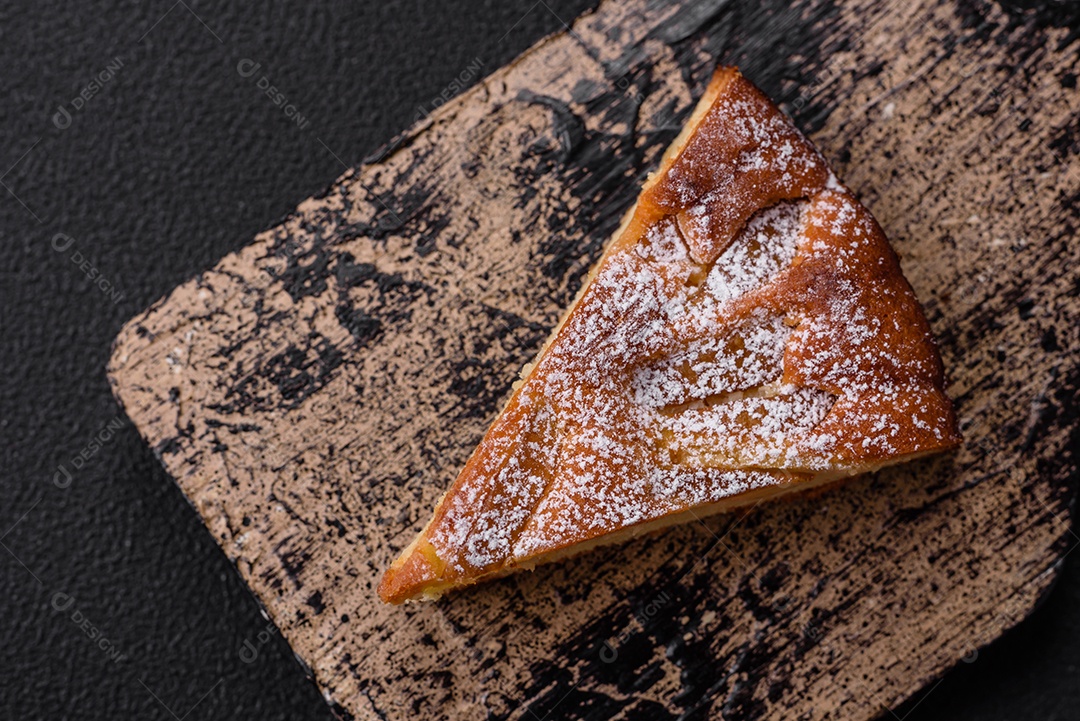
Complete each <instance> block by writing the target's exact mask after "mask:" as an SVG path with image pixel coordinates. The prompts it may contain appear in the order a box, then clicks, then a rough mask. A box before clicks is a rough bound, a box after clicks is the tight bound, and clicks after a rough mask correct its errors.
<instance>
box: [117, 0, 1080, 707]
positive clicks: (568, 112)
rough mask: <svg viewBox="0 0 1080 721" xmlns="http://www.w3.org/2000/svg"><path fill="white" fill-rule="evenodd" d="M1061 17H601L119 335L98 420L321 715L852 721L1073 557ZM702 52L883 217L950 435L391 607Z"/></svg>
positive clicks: (1072, 342)
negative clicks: (178, 496)
mask: <svg viewBox="0 0 1080 721" xmlns="http://www.w3.org/2000/svg"><path fill="white" fill-rule="evenodd" d="M1060 7H1064V5H1062V6H1060ZM536 11H537V12H540V11H543V9H542V8H537V9H536ZM1056 19H1057V18H1056V15H1055V14H1054V13H1051V12H1048V11H1047V12H1043V11H1021V10H1010V9H1008V8H1006V9H1003V8H1002V7H1001V6H999V5H997V4H994V3H990V2H979V1H978V0H966V1H965V2H962V3H956V4H954V3H952V2H934V1H933V0H922V1H917V2H899V1H897V2H889V3H879V2H875V1H874V0H856V1H855V2H851V3H848V4H845V5H843V6H835V5H833V4H832V3H830V2H826V1H824V0H809V1H807V2H802V3H796V5H795V6H794V7H787V6H784V7H781V6H779V5H777V6H775V7H773V6H771V5H770V4H768V3H767V4H766V5H765V6H757V5H755V4H752V3H741V4H735V3H729V2H725V1H724V0H720V1H712V2H686V3H682V4H679V3H675V4H670V5H668V4H662V3H655V2H646V1H645V0H632V1H630V2H621V1H616V0H607V1H606V2H604V3H603V4H602V5H600V7H599V8H598V9H597V10H596V11H595V12H594V13H592V14H589V15H586V16H584V17H582V18H580V19H579V20H577V21H576V22H575V23H574V24H573V26H572V29H570V30H569V31H568V32H564V33H562V34H559V35H556V36H553V37H551V38H548V39H546V40H544V41H542V42H541V43H539V44H538V45H537V46H536V47H534V48H533V49H532V50H530V51H529V52H527V53H526V54H525V55H523V56H522V57H521V58H519V59H518V60H517V61H515V62H513V63H512V64H510V65H509V66H507V67H505V68H503V69H501V70H499V71H498V72H496V73H494V74H493V75H492V76H490V77H489V78H487V79H486V80H484V81H483V82H481V83H480V84H479V85H477V86H476V87H474V88H473V89H472V90H471V91H469V92H467V93H465V94H464V95H462V96H461V97H459V98H457V99H456V100H454V101H452V102H450V103H448V104H446V105H444V106H443V107H442V108H441V109H439V110H438V111H437V112H435V113H433V114H432V115H431V116H429V117H427V118H424V119H422V120H421V121H420V122H419V124H418V125H416V126H415V127H413V128H412V129H410V130H409V131H408V132H406V133H405V134H404V135H402V136H401V137H400V138H398V139H397V140H396V141H395V142H393V143H392V144H391V145H390V146H389V147H387V148H385V149H384V150H383V151H382V152H381V153H380V154H379V155H378V157H376V158H373V159H371V162H370V163H368V164H365V165H364V166H362V167H360V168H357V169H353V170H350V171H349V172H347V173H345V175H343V176H342V177H341V178H339V179H338V180H337V182H336V183H335V184H334V185H333V186H332V187H331V188H330V190H328V191H327V192H326V194H325V195H322V196H320V197H317V198H312V199H310V200H308V201H305V202H304V203H303V204H302V205H301V206H300V207H299V208H298V209H297V211H296V212H295V213H294V214H293V215H292V216H291V217H289V218H288V219H287V220H286V221H285V222H284V223H282V224H281V225H280V226H278V227H276V228H273V229H271V230H269V231H267V232H265V233H263V234H261V235H260V236H259V237H257V238H256V239H255V240H254V242H253V243H252V244H251V245H250V246H248V247H247V248H245V249H243V250H242V251H240V252H238V253H235V254H233V255H230V256H228V257H226V258H225V259H223V260H222V261H221V262H220V263H219V264H218V265H217V266H216V267H215V268H214V269H212V270H210V271H208V272H206V273H204V274H203V275H201V276H199V277H198V278H195V279H194V280H192V281H190V282H188V283H186V284H185V285H183V286H181V287H179V288H177V289H176V290H175V291H173V292H172V293H171V294H170V295H169V296H168V297H166V298H164V299H163V300H161V301H159V302H158V303H156V304H155V305H154V306H153V307H152V308H151V309H149V310H148V311H146V312H145V313H144V314H142V315H140V316H139V317H137V318H135V319H134V320H132V321H131V322H130V323H129V324H128V325H127V326H126V327H125V328H124V330H123V331H122V332H121V334H120V337H119V338H118V339H117V341H116V347H115V353H114V356H113V358H112V361H111V364H110V367H109V375H110V378H111V381H112V384H113V388H114V390H115V393H116V396H117V398H118V399H119V400H120V402H121V403H122V404H123V406H124V408H125V409H126V411H127V413H128V414H129V415H130V416H131V418H132V419H133V420H134V422H135V423H136V425H137V426H138V427H139V429H140V431H141V433H142V434H143V436H144V437H145V438H146V440H147V442H148V443H150V444H151V446H152V447H153V448H154V449H155V450H156V452H157V453H158V455H159V456H160V457H161V460H162V462H163V463H164V464H165V466H166V468H167V469H168V470H169V471H170V473H171V474H172V475H173V476H174V477H175V478H176V480H177V483H179V484H180V487H181V488H182V489H183V491H184V493H185V494H186V495H187V497H188V498H189V499H190V500H191V502H192V503H193V504H194V506H195V507H196V508H197V509H198V511H199V513H200V514H201V515H202V517H203V518H204V520H205V522H206V525H207V527H208V528H209V529H210V532H211V533H212V534H213V535H214V537H215V538H216V539H217V541H218V543H219V544H220V545H221V547H222V549H223V550H224V551H225V553H226V554H227V555H228V556H229V557H230V558H231V559H232V560H233V561H234V562H235V564H236V566H237V568H238V569H239V570H240V573H241V574H242V575H243V577H244V579H245V580H246V581H247V583H248V584H249V585H250V586H251V588H252V589H253V591H254V592H255V594H256V595H257V596H258V598H259V599H261V601H262V603H263V604H264V605H265V607H266V609H267V611H268V612H269V614H270V616H271V617H272V618H273V620H274V622H275V623H276V624H277V626H278V627H279V628H280V629H281V632H282V633H283V634H284V636H285V637H286V638H287V639H288V641H289V643H290V644H291V645H292V648H293V649H294V650H295V651H296V653H297V655H298V656H299V657H300V658H301V659H302V660H303V661H304V662H305V663H306V664H307V665H308V666H309V667H310V670H311V672H312V673H313V675H314V677H315V679H316V680H317V682H318V683H319V685H320V686H321V687H322V688H323V689H324V691H325V695H326V697H327V699H329V700H330V701H331V703H332V704H334V707H335V710H336V711H337V712H338V713H339V714H340V715H341V716H342V717H346V718H348V717H354V718H362V719H416V718H425V719H427V718H463V719H473V718H481V717H486V718H494V719H503V718H513V719H521V718H528V719H546V718H592V719H601V718H609V717H619V718H648V719H664V718H705V717H714V718H718V717H723V718H725V719H751V718H754V719H756V718H792V719H794V718H807V719H810V718H813V719H817V718H843V719H868V718H871V717H874V716H878V715H880V714H882V713H883V712H884V709H886V708H892V707H895V705H897V704H899V703H901V702H903V701H904V700H905V699H907V698H909V697H911V696H912V694H914V693H916V692H917V691H918V690H919V689H920V688H922V687H924V686H925V685H926V684H928V682H930V681H932V680H933V679H935V678H936V677H939V676H940V675H941V674H942V673H943V672H945V671H946V670H947V669H949V668H950V667H951V666H953V665H954V664H956V663H957V662H959V661H960V660H961V659H962V658H964V657H965V656H968V655H969V654H971V653H972V652H973V651H975V650H976V649H977V648H978V647H980V646H982V645H984V644H986V643H989V642H990V641H992V640H993V639H994V638H996V637H997V636H999V635H1000V634H1001V633H1002V632H1003V631H1004V630H1005V629H1007V628H1009V627H1011V626H1013V625H1014V624H1016V623H1017V622H1018V621H1019V620H1020V619H1022V618H1023V617H1024V616H1025V615H1026V614H1027V613H1029V612H1030V611H1031V609H1032V608H1033V607H1034V606H1035V605H1036V604H1037V603H1038V602H1039V600H1040V599H1041V598H1043V597H1044V596H1045V594H1046V593H1047V592H1048V590H1049V589H1050V588H1051V586H1052V584H1053V581H1054V578H1055V575H1056V573H1057V571H1058V570H1059V569H1060V567H1061V559H1062V557H1063V555H1064V554H1065V553H1067V552H1068V551H1070V550H1071V549H1072V548H1073V545H1074V544H1075V543H1077V541H1078V539H1077V538H1076V537H1075V536H1074V535H1073V534H1072V532H1071V530H1070V513H1071V505H1072V500H1073V495H1074V494H1073V488H1072V485H1073V483H1074V481H1075V480H1076V470H1077V462H1076V449H1077V446H1078V445H1080V444H1078V440H1080V435H1078V431H1077V426H1078V424H1077V393H1078V385H1080V365H1078V363H1077V352H1078V350H1080V331H1078V323H1077V320H1078V310H1080V243H1077V242H1075V241H1074V239H1073V232H1074V229H1075V228H1076V227H1077V223H1078V207H1080V206H1078V198H1080V179H1078V176H1080V173H1078V172H1077V170H1078V167H1080V163H1078V161H1077V157H1076V156H1077V152H1078V137H1080V129H1078V124H1077V117H1076V109H1077V107H1080V103H1078V101H1080V95H1078V91H1077V89H1076V84H1077V75H1076V73H1077V65H1078V54H1077V52H1078V46H1080V43H1078V42H1076V41H1075V40H1076V38H1075V36H1074V35H1071V34H1069V31H1068V30H1067V29H1065V28H1060V29H1059V28H1055V27H1054V26H1053V23H1054V22H1055V21H1056ZM792 48H795V49H796V50H797V52H795V53H794V54H793V53H792ZM717 62H722V63H734V64H738V65H740V66H741V67H742V68H743V71H744V73H745V74H746V75H747V76H748V77H749V78H750V79H751V80H753V81H755V82H756V83H758V84H759V85H761V86H762V87H763V89H764V90H765V91H766V92H767V93H769V94H770V95H772V96H773V97H774V98H776V99H777V100H778V101H781V102H782V103H783V105H784V107H785V108H786V109H787V110H788V111H789V112H790V113H791V114H792V115H793V117H794V118H795V119H796V122H797V123H798V124H799V125H800V126H801V127H802V128H803V129H804V130H805V131H807V132H808V134H809V135H810V136H811V137H812V138H813V140H814V141H815V142H816V143H817V144H818V145H819V147H820V148H821V149H822V151H823V152H824V153H825V155H826V156H827V157H828V158H829V160H830V161H831V162H832V163H833V164H834V166H835V167H836V169H837V171H838V173H839V175H840V176H841V177H842V178H843V179H844V180H845V181H846V182H847V183H848V184H849V185H850V186H851V188H852V189H853V190H854V191H855V192H856V193H857V194H858V195H859V196H860V197H861V198H862V200H863V201H864V203H866V205H867V206H868V207H869V208H870V209H871V210H872V212H873V213H874V214H875V215H876V216H877V218H878V220H879V221H880V223H881V225H882V226H883V227H884V228H885V231H886V233H887V234H888V236H889V237H890V238H891V239H892V241H893V244H894V246H895V247H896V249H897V251H898V252H899V253H900V254H901V256H902V259H903V267H904V271H905V273H906V274H907V277H908V278H909V279H910V281H911V283H912V285H913V286H914V288H915V290H916V292H917V294H918V296H919V298H920V299H921V300H922V301H923V303H924V305H925V308H926V311H927V316H928V318H929V320H930V322H931V325H932V326H933V328H934V331H935V332H936V334H937V336H938V338H939V339H940V342H941V350H942V354H943V357H944V361H945V365H946V368H947V369H948V372H949V375H950V378H951V384H950V393H951V395H952V397H953V398H955V399H956V402H957V407H958V412H959V415H960V418H961V420H962V427H963V429H964V432H965V435H966V437H967V442H966V444H965V445H964V447H963V448H962V449H960V450H959V451H958V452H955V453H953V454H951V455H946V456H943V457H938V458H935V459H932V460H928V461H925V462H918V463H913V464H910V465H906V466H903V467H900V468H894V469H890V470H887V471H885V472H882V473H878V474H876V475H874V476H872V477H869V478H866V479H862V480H859V481H856V482H853V483H851V484H849V485H847V486H845V487H843V488H841V489H837V490H833V491H830V492H827V493H824V494H821V495H818V496H816V497H812V498H801V499H796V500H792V501H790V502H787V503H780V504H774V505H763V506H760V507H757V508H754V509H751V510H750V511H749V512H744V513H739V514H737V515H731V516H722V517H717V518H714V519H711V520H709V521H707V522H705V523H702V524H692V525H687V526H684V527H680V528H675V529H671V530H668V531H665V532H663V533H661V534H659V535H656V536H653V537H649V538H645V539H641V540H638V541H636V542H633V543H630V544H628V545H624V546H619V547H614V548H608V549H603V550H600V551H596V552H593V553H590V554H587V555H585V556H582V557H580V558H577V559H575V560H571V561H568V562H565V563H559V564H556V565H553V566H550V567H544V568H541V569H539V570H537V571H536V572H534V573H532V574H523V575H519V576H516V577H513V578H509V579H505V580H502V581H497V582H493V583H489V584H486V585H484V586H482V587H478V588H475V589H472V590H469V591H466V592H462V593H458V594H455V595H453V596H451V597H448V598H446V599H444V600H443V601H441V602H439V603H437V604H434V605H413V606H409V607H390V606H384V605H382V604H381V603H379V601H378V599H377V598H376V595H375V584H376V582H377V580H378V577H379V574H380V573H381V571H382V570H383V569H384V568H385V567H386V566H387V564H388V563H389V562H390V561H391V559H392V558H393V557H394V556H395V555H396V554H397V553H398V551H400V550H401V548H402V547H403V546H404V545H405V544H406V543H407V542H408V541H409V540H410V539H411V538H412V536H413V535H414V534H415V533H416V532H417V531H418V530H419V528H420V527H421V525H422V524H423V522H424V521H425V520H426V519H427V516H428V514H429V512H430V510H431V508H432V507H433V505H434V503H435V501H436V500H437V498H438V497H439V495H440V494H441V493H442V491H443V490H444V489H445V488H446V487H447V486H448V485H449V483H450V482H451V481H452V480H453V478H454V476H455V475H456V473H457V471H458V469H459V468H460V467H461V465H462V464H463V463H464V461H465V459H466V458H467V456H468V455H469V453H470V452H471V450H472V448H473V447H474V445H475V444H476V443H477V442H478V441H479V439H480V438H481V436H482V434H483V432H484V430H485V428H486V426H487V425H488V423H489V422H490V421H491V420H492V418H493V417H494V416H495V414H496V413H497V411H498V409H499V407H500V405H501V403H502V402H503V401H504V400H505V398H506V397H507V396H508V394H509V392H510V384H511V383H512V381H513V380H514V378H515V377H516V374H517V371H518V369H519V367H520V366H521V365H522V364H523V363H524V362H526V361H527V360H529V359H530V357H531V356H532V355H533V354H534V353H535V352H536V350H537V349H538V348H539V346H540V344H541V343H542V341H543V339H544V338H545V336H546V334H547V332H548V330H549V329H550V328H551V327H552V326H553V324H554V323H555V322H556V320H557V319H558V317H559V314H560V311H561V310H562V309H563V308H564V307H565V306H566V305H567V303H568V302H569V301H570V299H571V298H572V297H573V295H574V293H575V291H576V290H577V289H578V287H579V285H580V283H581V282H582V279H583V277H584V275H585V273H586V272H587V270H588V269H589V267H590V265H591V264H592V263H593V261H594V260H596V258H597V257H598V255H599V253H600V250H601V247H602V244H603V243H604V241H605V240H606V239H607V238H608V236H609V235H610V234H611V232H612V231H613V230H614V229H615V227H616V225H617V223H618V221H619V219H620V216H621V215H622V213H623V211H625V210H626V209H627V207H628V206H629V205H630V204H631V203H632V201H633V199H634V198H635V196H636V194H637V188H638V187H639V185H640V183H641V181H642V179H643V177H644V175H645V173H647V172H648V171H649V170H650V169H652V168H654V167H655V166H656V163H657V159H658V157H659V153H660V152H661V151H662V150H663V149H664V147H666V145H667V144H668V143H669V142H670V141H671V140H672V139H673V138H674V136H675V134H676V133H677V132H678V129H679V128H680V127H681V124H682V121H683V120H684V119H685V118H686V116H687V114H688V113H689V110H690V108H691V106H692V104H693V102H694V100H695V98H696V97H697V95H698V94H699V93H700V91H701V89H702V87H703V85H704V83H705V82H706V80H707V79H708V77H709V75H710V73H711V71H712V69H713V67H714V66H715V65H716V64H717ZM163 242H180V241H179V240H171V241H170V240H168V239H163Z"/></svg>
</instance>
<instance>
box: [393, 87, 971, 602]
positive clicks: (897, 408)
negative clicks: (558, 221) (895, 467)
mask: <svg viewBox="0 0 1080 721" xmlns="http://www.w3.org/2000/svg"><path fill="white" fill-rule="evenodd" d="M959 441H960V437H959V434H958V432H957V429H956V419H955V415H954V413H953V409H952V404H951V403H950V401H949V399H948V397H947V396H946V395H945V391H944V380H943V373H942V366H941V360H940V358H939V356H938V353H937V349H936V346H935V343H934V340H933V337H932V336H931V333H930V329H929V327H928V325H927V322H926V319H925V317H924V316H923V313H922V309H921V308H920V307H919V303H918V301H917V300H916V298H915V295H914V293H913V292H912V290H911V286H910V285H908V283H907V281H906V280H905V279H904V277H903V275H902V274H901V271H900V265H899V262H898V260H897V257H896V254H895V253H894V252H893V251H892V249H891V248H890V247H889V244H888V241H887V240H886V239H885V236H884V235H883V234H882V231H881V229H880V228H879V227H878V225H877V223H876V222H875V221H874V219H873V218H872V217H871V216H870V213H869V212H867V210H866V209H865V208H863V207H862V205H860V204H859V202H858V201H857V200H856V199H855V198H854V197H853V196H852V194H851V192H850V191H848V190H847V189H846V188H845V187H844V186H843V185H841V184H840V183H839V182H838V181H837V180H836V178H835V177H834V176H833V174H832V172H831V171H830V169H829V167H828V166H827V164H826V163H825V160H824V159H823V158H822V157H821V155H819V154H818V152H817V151H816V150H815V149H814V148H813V147H812V146H811V145H810V143H809V142H808V141H807V140H806V139H805V138H804V137H803V136H802V135H801V134H800V133H799V131H798V130H796V128H795V127H794V126H793V125H792V123H791V122H790V121H789V120H788V119H787V118H786V117H785V116H784V115H783V113H781V112H780V110H779V109H778V108H777V107H776V106H775V105H773V104H772V103H771V102H770V101H769V99H768V98H767V97H765V95H764V94H762V92H761V91H760V90H758V89H757V88H756V87H754V86H753V85H752V84H751V83H750V82H749V81H747V80H745V79H744V78H743V77H742V76H741V75H740V74H739V72H738V70H736V69H734V68H724V69H721V70H719V71H717V73H716V75H715V76H714V78H713V80H712V81H711V83H710V84H709V87H708V89H707V91H706V93H705V96H704V97H703V98H702V100H701V101H700V103H699V104H698V106H697V108H696V109H695V111H694V113H693V115H692V117H691V118H690V121H689V123H688V124H687V127H686V128H685V129H684V130H683V132H682V134H681V135H680V136H679V137H678V139H676V141H675V143H674V144H673V145H672V147H671V148H670V149H669V150H668V151H667V153H666V154H665V155H664V157H663V161H662V163H661V166H660V169H659V170H658V171H657V172H656V173H655V174H654V175H652V176H651V177H650V178H649V180H648V182H647V183H646V184H645V187H644V189H643V190H642V193H641V196H640V197H639V199H638V202H637V205H636V206H635V207H634V208H633V209H632V210H631V212H630V213H629V214H628V215H627V218H626V219H625V221H624V222H623V224H622V227H621V228H620V229H619V231H618V232H617V233H616V234H615V237H614V238H613V240H612V241H611V243H610V245H609V246H608V248H607V250H606V251H605V253H604V256H603V258H602V259H601V260H600V262H599V263H598V264H597V266H596V268H595V269H594V270H593V272H592V274H591V276H590V278H589V280H588V282H587V284H586V286H585V288H584V289H583V291H582V292H581V294H580V295H579V296H578V299H577V301H576V302H575V303H574V305H573V306H572V307H571V308H570V310H569V311H568V312H567V314H566V316H565V317H564V319H563V321H562V323H560V325H559V327H558V328H557V329H556V330H555V332H554V333H553V334H552V337H551V338H550V339H549V340H548V343H547V345H546V346H545V347H544V349H543V350H542V351H541V353H540V355H539V357H538V358H537V360H536V362H535V364H534V365H532V366H531V367H526V369H525V371H524V372H523V380H522V381H521V382H520V383H519V384H518V387H517V388H516V391H515V392H514V394H513V396H512V397H511V398H510V400H509V402H508V403H507V405H506V407H505V408H504V409H503V411H502V413H501V414H500V415H499V417H498V418H496V419H495V422H494V423H493V424H492V426H491V428H490V429H489V430H488V432H487V435H486V436H485V437H484V440H483V441H482V442H481V443H480V446H479V447H478V448H477V449H476V451H475V452H474V453H473V455H472V457H471V458H470V459H469V461H468V463H466V465H465V468H464V469H463V470H462V471H461V474H460V475H459V476H458V478H457V480H456V481H455V482H454V484H453V486H452V487H451V488H450V490H449V491H447V493H446V494H445V495H444V496H443V498H442V500H440V501H439V504H438V507H437V508H436V509H435V513H434V517H433V518H432V519H431V521H430V522H429V523H428V524H427V526H426V527H425V528H424V529H423V531H421V532H420V535H419V536H418V537H417V538H416V540H414V541H413V542H412V543H411V544H410V545H409V546H408V547H407V548H406V549H405V550H404V551H403V552H402V554H401V556H400V557H399V558H398V559H397V560H396V561H395V562H394V563H393V565H392V566H391V567H390V569H389V570H388V571H387V572H386V574H385V576H384V577H383V579H382V582H381V583H380V585H379V595H380V596H381V597H382V598H383V600H384V601H388V602H391V603H400V602H402V601H405V600H409V599H418V598H436V597H438V596H439V595H440V594H442V593H443V592H444V591H446V590H447V589H451V588H456V587H460V586H466V585H469V584H472V583H476V582H477V581H480V580H484V579H487V578H491V577H495V576H500V575H504V574H506V573H509V572H511V571H514V570H516V569H520V568H531V567H533V566H535V565H536V564H538V563H543V562H547V561H551V560H554V559H558V558H563V557H565V556H568V555H572V554H575V553H578V552H580V551H583V550H586V549H588V548H591V547H593V546H596V545H599V544H607V543H613V542H618V541H622V540H624V539H627V538H630V537H634V536H637V535H639V534H641V533H645V532H648V531H651V530H654V529H657V528H661V527H664V526H668V525H672V524H675V523H682V522H684V521H688V520H693V519H696V518H703V517H705V516H707V515H709V514H713V513H718V512H721V511H726V510H729V509H731V508H733V507H736V506H739V505H743V504H747V503H752V502H756V501H758V500H760V499H764V498H768V497H772V496H777V495H780V494H783V493H787V492H790V491H798V490H804V489H809V488H812V487H815V486H819V485H821V484H824V483H828V482H831V481H835V480H837V479H840V478H844V477H847V476H852V475H855V474H858V473H864V472H867V471H872V470H875V469H878V468H881V467H882V466H886V465H889V464H893V463H898V462H901V461H905V460H909V459H911V458H915V457H917V456H922V455H925V454H928V453H933V452H936V451H941V450H943V449H946V448H949V447H952V446H955V445H956V444H957V443H959Z"/></svg>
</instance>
